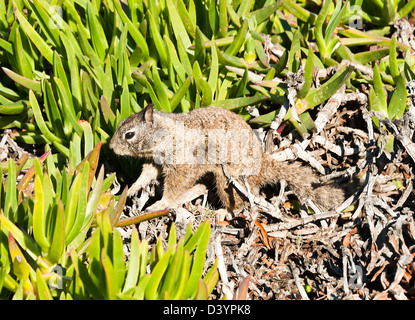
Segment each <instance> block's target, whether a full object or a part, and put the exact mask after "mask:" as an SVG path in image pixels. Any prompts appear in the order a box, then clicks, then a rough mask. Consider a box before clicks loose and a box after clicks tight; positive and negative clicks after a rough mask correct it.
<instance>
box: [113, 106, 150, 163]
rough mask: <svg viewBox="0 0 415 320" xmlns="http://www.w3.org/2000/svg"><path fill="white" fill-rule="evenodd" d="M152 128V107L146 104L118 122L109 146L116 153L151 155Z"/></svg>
mask: <svg viewBox="0 0 415 320" xmlns="http://www.w3.org/2000/svg"><path fill="white" fill-rule="evenodd" d="M154 130H155V128H154V109H153V106H152V105H148V106H147V107H145V108H144V109H143V110H142V111H140V112H139V113H135V114H133V115H131V116H129V117H128V118H126V119H125V120H123V121H122V122H121V123H120V124H119V126H118V128H117V131H116V132H115V133H114V136H113V137H112V139H111V141H110V145H109V147H110V149H112V150H113V151H114V152H115V153H116V154H118V155H124V156H135V157H142V158H146V157H152V156H153V144H154V141H153V140H154V139H153V138H152V137H153V134H152V133H153V131H154Z"/></svg>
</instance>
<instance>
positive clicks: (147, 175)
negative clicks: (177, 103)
mask: <svg viewBox="0 0 415 320" xmlns="http://www.w3.org/2000/svg"><path fill="white" fill-rule="evenodd" d="M110 148H111V149H112V150H113V151H114V152H115V153H116V154H118V155H126V156H133V157H139V158H146V159H148V160H149V162H148V163H146V164H144V165H143V170H142V173H141V175H140V177H139V178H138V179H137V181H136V182H135V183H134V184H133V186H132V187H131V188H130V191H129V194H130V195H134V194H136V193H137V192H138V191H139V190H140V189H142V188H143V187H145V186H146V185H148V184H149V183H150V182H151V181H152V180H156V179H157V178H158V177H159V176H160V175H161V174H162V175H163V176H164V191H163V197H162V199H161V200H160V201H158V202H156V203H155V204H153V205H152V206H151V207H150V208H148V209H149V210H157V209H165V208H168V207H174V206H176V205H178V204H176V203H175V200H176V199H178V198H180V196H181V195H182V194H183V193H184V192H186V191H187V190H189V189H190V188H191V187H192V186H193V185H195V184H196V183H197V182H198V181H199V180H200V179H201V178H203V177H204V176H206V175H207V174H208V173H213V175H214V177H215V183H216V192H217V194H218V196H219V198H220V200H221V202H222V204H223V205H224V206H225V207H226V208H227V209H228V210H229V211H239V210H241V209H242V208H243V206H244V204H245V201H246V200H247V199H245V197H244V196H243V195H242V194H241V193H240V192H239V191H238V190H237V189H236V188H235V187H234V185H232V184H230V183H229V179H228V178H227V177H226V176H225V174H224V168H223V165H225V169H226V171H227V172H228V174H229V175H230V176H231V177H233V178H234V179H236V180H237V181H238V182H240V183H241V184H242V185H244V184H243V182H242V180H241V176H242V175H244V176H245V178H246V181H247V182H248V185H249V187H250V191H251V192H252V194H253V195H255V196H258V195H259V192H260V189H261V188H262V187H264V186H266V185H270V184H276V183H277V182H278V181H279V180H282V179H284V180H285V181H286V182H287V183H288V186H289V187H290V189H291V190H292V191H293V192H294V193H295V195H296V196H297V197H298V198H299V199H300V200H305V199H310V200H312V201H313V202H314V203H315V204H316V205H318V206H319V207H320V208H321V209H323V210H328V209H332V208H333V207H335V206H337V205H340V204H341V203H342V202H343V201H344V199H345V192H344V190H343V189H342V188H340V187H338V186H336V185H334V184H331V183H325V184H322V183H320V181H319V178H318V176H317V175H316V174H315V173H314V172H313V170H312V169H311V168H309V167H307V166H301V165H298V164H292V163H286V162H278V161H276V160H275V159H273V158H272V157H271V156H270V155H269V154H266V153H264V152H263V151H262V147H261V142H260V141H259V139H257V137H256V136H255V135H254V132H253V130H252V129H251V127H250V126H249V125H248V124H247V123H246V122H245V121H244V120H243V119H242V118H241V117H240V116H239V115H237V114H235V113H233V112H231V111H229V110H226V109H223V108H220V107H207V108H201V109H196V110H193V111H191V112H189V113H181V114H178V113H177V114H176V113H163V112H160V111H157V110H154V109H153V107H152V106H147V107H146V108H145V109H143V110H142V111H141V112H139V113H136V114H133V115H131V116H130V117H128V118H127V119H125V120H124V121H122V122H121V123H120V125H119V126H118V129H117V131H116V132H115V134H114V136H113V137H112V139H111V142H110Z"/></svg>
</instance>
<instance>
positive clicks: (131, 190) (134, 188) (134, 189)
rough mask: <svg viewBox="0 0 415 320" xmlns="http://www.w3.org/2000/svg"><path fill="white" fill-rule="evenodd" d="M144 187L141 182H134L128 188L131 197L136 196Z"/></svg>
mask: <svg viewBox="0 0 415 320" xmlns="http://www.w3.org/2000/svg"><path fill="white" fill-rule="evenodd" d="M141 189H143V186H142V185H141V184H135V183H133V185H132V186H131V187H130V188H129V189H128V193H127V194H128V196H129V197H134V196H136V195H137V193H138V192H139V191H140V190H141Z"/></svg>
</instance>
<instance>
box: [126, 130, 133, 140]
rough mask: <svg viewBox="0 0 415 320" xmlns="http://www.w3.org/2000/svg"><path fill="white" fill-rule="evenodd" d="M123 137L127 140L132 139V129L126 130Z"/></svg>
mask: <svg viewBox="0 0 415 320" xmlns="http://www.w3.org/2000/svg"><path fill="white" fill-rule="evenodd" d="M124 137H125V139H127V140H129V139H132V138H133V137H134V131H130V132H127V133H126V134H125V136H124Z"/></svg>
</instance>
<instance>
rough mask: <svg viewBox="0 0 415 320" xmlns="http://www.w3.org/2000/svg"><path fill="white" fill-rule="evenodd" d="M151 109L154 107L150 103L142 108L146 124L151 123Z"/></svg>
mask: <svg viewBox="0 0 415 320" xmlns="http://www.w3.org/2000/svg"><path fill="white" fill-rule="evenodd" d="M153 111H154V109H153V105H152V104H149V105H147V107H145V109H144V121H145V122H146V123H148V124H152V123H153V120H154V118H153Z"/></svg>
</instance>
